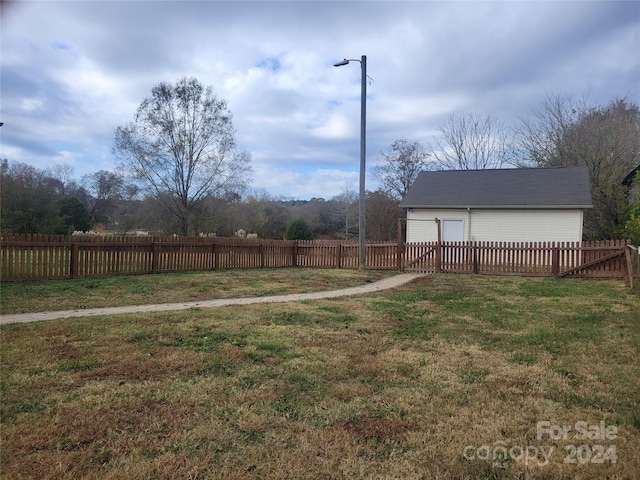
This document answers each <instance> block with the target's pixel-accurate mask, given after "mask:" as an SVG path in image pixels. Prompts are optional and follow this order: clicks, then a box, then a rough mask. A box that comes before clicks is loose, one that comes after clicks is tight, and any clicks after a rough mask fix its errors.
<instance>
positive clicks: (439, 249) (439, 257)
mask: <svg viewBox="0 0 640 480" xmlns="http://www.w3.org/2000/svg"><path fill="white" fill-rule="evenodd" d="M436 224H437V226H438V243H437V244H436V272H438V273H442V229H441V227H440V219H439V218H436Z"/></svg>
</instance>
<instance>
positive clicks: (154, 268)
mask: <svg viewBox="0 0 640 480" xmlns="http://www.w3.org/2000/svg"><path fill="white" fill-rule="evenodd" d="M159 257H160V245H158V240H157V239H156V238H155V237H154V239H153V252H152V254H151V273H158V261H159Z"/></svg>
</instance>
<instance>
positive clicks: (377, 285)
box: [0, 273, 424, 325]
mask: <svg viewBox="0 0 640 480" xmlns="http://www.w3.org/2000/svg"><path fill="white" fill-rule="evenodd" d="M422 276H424V274H420V273H403V274H400V275H394V276H392V277H389V278H385V279H383V280H378V281H377V282H373V283H368V284H366V285H359V286H357V287H350V288H343V289H338V290H327V291H322V292H312V293H293V294H290V295H273V296H264V297H245V298H220V299H215V300H196V301H193V302H178V303H161V304H151V305H133V306H124V307H105V308H86V309H74V310H58V311H52V312H34V313H19V314H9V315H2V316H0V325H6V324H9V323H29V322H40V321H43V320H55V319H58V318H70V317H92V316H96V315H118V314H123V313H138V312H160V311H174V310H188V309H190V308H211V307H223V306H228V305H249V304H253V303H283V302H297V301H301V300H317V299H319V298H335V297H345V296H350V295H361V294H365V293H372V292H378V291H381V290H388V289H390V288H394V287H398V286H400V285H404V284H405V283H409V282H411V281H412V280H415V279H416V278H419V277H422Z"/></svg>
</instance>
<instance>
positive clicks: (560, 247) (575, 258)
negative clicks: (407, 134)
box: [0, 235, 638, 283]
mask: <svg viewBox="0 0 640 480" xmlns="http://www.w3.org/2000/svg"><path fill="white" fill-rule="evenodd" d="M358 248H359V245H358V243H357V242H344V241H325V240H318V241H287V240H261V239H251V240H245V239H237V238H220V237H206V238H200V237H113V236H94V237H87V236H60V235H2V237H1V258H0V263H1V268H2V270H1V273H2V276H1V280H2V281H15V280H43V279H64V278H78V277H90V276H109V275H122V274H145V273H161V272H178V271H186V270H217V269H240V268H243V269H246V268H277V267H307V268H358V266H359V265H358V263H359V255H358ZM637 265H638V253H637V250H633V248H632V247H631V246H629V245H628V242H626V241H621V240H611V241H603V242H576V243H508V242H428V243H402V242H386V243H370V244H367V246H366V267H367V268H368V269H386V270H400V271H418V272H451V273H476V274H498V275H531V276H536V275H537V276H585V277H628V278H629V281H630V283H631V282H633V275H634V274H637Z"/></svg>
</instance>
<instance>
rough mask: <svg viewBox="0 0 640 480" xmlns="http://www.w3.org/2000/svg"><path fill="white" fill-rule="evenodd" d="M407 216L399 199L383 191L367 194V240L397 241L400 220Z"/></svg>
mask: <svg viewBox="0 0 640 480" xmlns="http://www.w3.org/2000/svg"><path fill="white" fill-rule="evenodd" d="M404 215H405V213H404V210H403V209H401V208H400V207H399V202H398V200H397V199H395V198H393V197H391V196H390V195H389V194H388V193H386V192H383V191H382V190H376V191H375V192H367V238H368V239H370V240H373V241H389V240H396V238H397V235H398V218H401V217H403V216H404Z"/></svg>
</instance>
